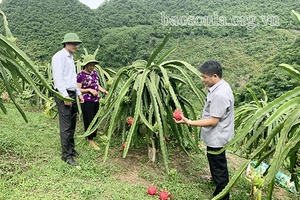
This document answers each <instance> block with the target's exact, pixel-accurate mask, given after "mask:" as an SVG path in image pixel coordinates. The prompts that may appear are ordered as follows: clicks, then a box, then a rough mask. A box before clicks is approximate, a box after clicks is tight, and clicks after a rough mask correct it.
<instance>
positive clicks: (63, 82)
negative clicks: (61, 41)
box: [51, 49, 81, 97]
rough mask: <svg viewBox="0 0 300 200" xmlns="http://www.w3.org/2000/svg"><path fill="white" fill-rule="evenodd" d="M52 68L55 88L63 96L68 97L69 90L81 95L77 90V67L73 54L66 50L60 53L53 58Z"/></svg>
mask: <svg viewBox="0 0 300 200" xmlns="http://www.w3.org/2000/svg"><path fill="white" fill-rule="evenodd" d="M51 66H52V77H53V81H54V87H55V89H57V90H58V91H59V92H60V93H61V94H62V96H64V97H66V96H68V93H67V90H71V91H76V93H77V95H80V94H81V92H80V90H79V89H78V88H77V74H76V67H75V64H74V60H73V55H72V54H70V53H69V52H68V51H67V50H66V49H62V50H60V51H58V52H57V53H56V54H55V55H54V56H53V58H52V62H51Z"/></svg>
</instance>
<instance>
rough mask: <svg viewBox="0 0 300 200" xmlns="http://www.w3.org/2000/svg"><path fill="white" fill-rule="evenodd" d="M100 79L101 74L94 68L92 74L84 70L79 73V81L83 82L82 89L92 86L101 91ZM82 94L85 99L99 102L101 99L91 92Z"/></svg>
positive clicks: (91, 87)
mask: <svg viewBox="0 0 300 200" xmlns="http://www.w3.org/2000/svg"><path fill="white" fill-rule="evenodd" d="M98 80H99V76H98V73H97V71H96V70H93V71H92V72H91V73H90V74H88V73H86V72H84V71H81V72H79V73H78V74H77V83H81V88H82V89H87V88H90V89H94V90H96V91H97V92H99V87H98ZM82 95H83V98H84V101H89V102H97V101H99V100H100V97H99V96H94V95H93V94H92V93H90V92H88V93H83V94H82Z"/></svg>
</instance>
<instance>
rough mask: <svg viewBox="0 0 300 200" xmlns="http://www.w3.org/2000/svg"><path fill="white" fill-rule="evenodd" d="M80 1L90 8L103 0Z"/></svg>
mask: <svg viewBox="0 0 300 200" xmlns="http://www.w3.org/2000/svg"><path fill="white" fill-rule="evenodd" d="M79 1H80V2H81V3H83V4H85V5H87V6H88V7H90V8H91V9H96V8H98V7H99V6H100V4H101V3H103V2H104V1H105V0H79ZM1 2H2V0H0V3H1Z"/></svg>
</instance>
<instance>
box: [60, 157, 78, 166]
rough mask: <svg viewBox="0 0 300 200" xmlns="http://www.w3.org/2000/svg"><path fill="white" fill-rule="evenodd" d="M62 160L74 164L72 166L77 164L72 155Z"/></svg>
mask: <svg viewBox="0 0 300 200" xmlns="http://www.w3.org/2000/svg"><path fill="white" fill-rule="evenodd" d="M62 160H63V161H65V162H66V163H67V164H69V165H72V166H76V165H77V163H76V161H75V160H74V158H73V157H72V156H71V157H68V158H62Z"/></svg>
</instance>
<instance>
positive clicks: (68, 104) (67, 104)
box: [64, 96, 72, 106]
mask: <svg viewBox="0 0 300 200" xmlns="http://www.w3.org/2000/svg"><path fill="white" fill-rule="evenodd" d="M65 98H67V99H72V98H70V97H69V96H66V97H65ZM64 104H65V106H72V102H70V101H64Z"/></svg>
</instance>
